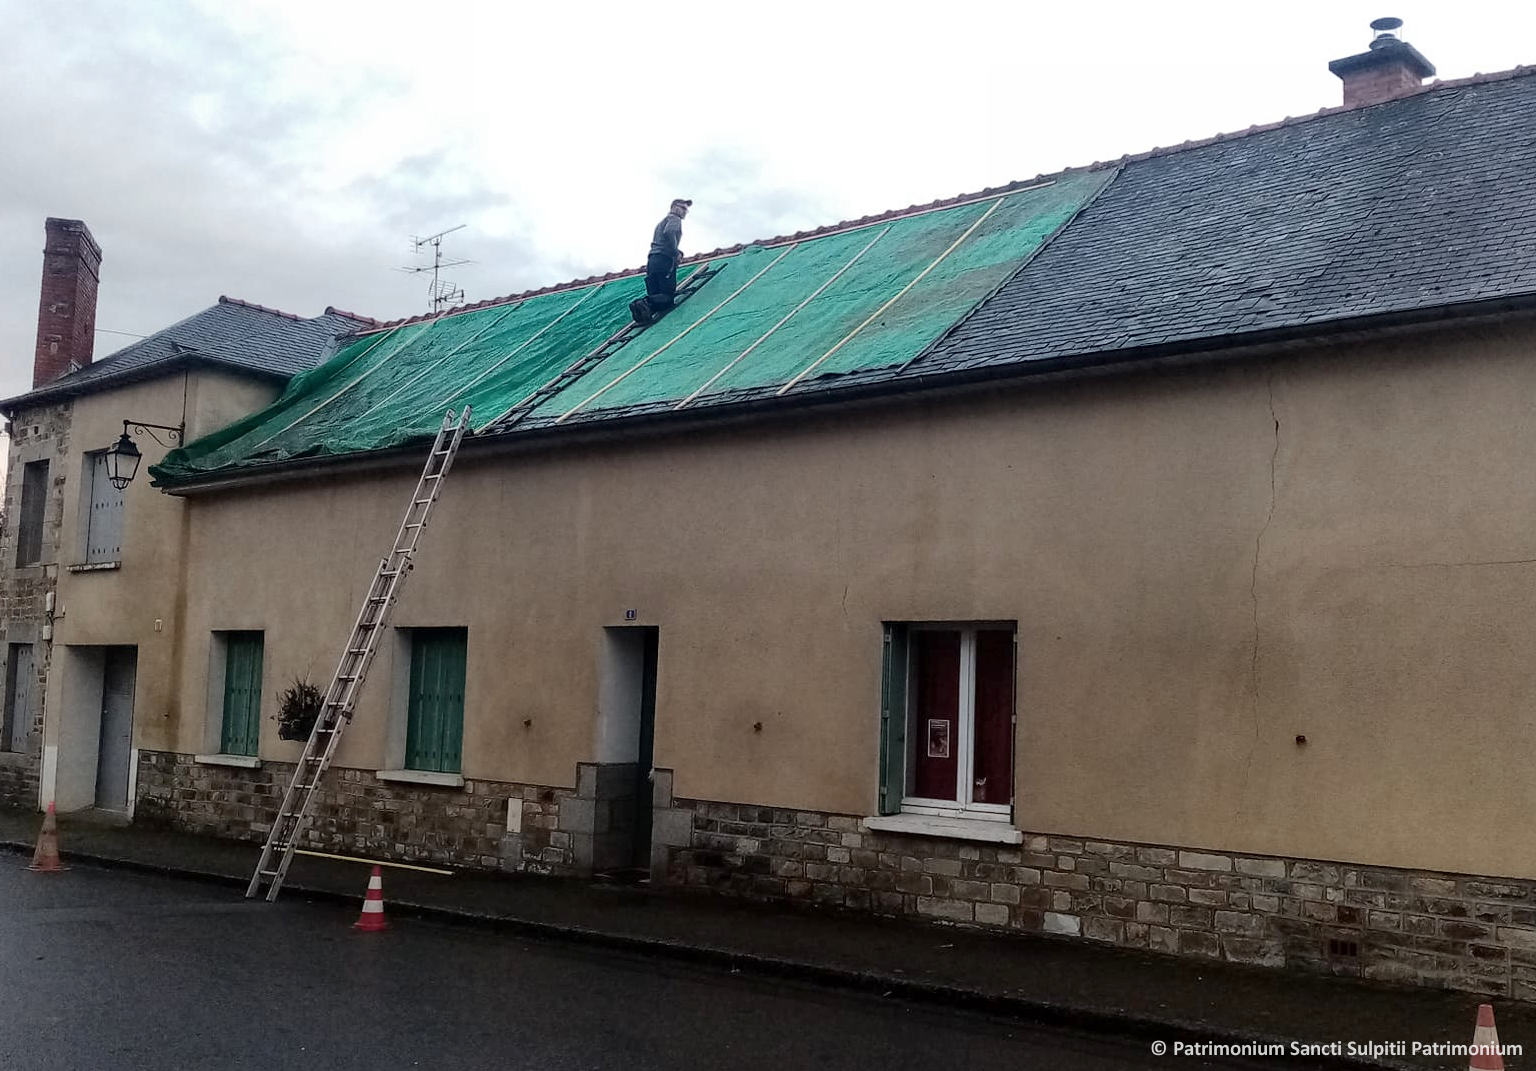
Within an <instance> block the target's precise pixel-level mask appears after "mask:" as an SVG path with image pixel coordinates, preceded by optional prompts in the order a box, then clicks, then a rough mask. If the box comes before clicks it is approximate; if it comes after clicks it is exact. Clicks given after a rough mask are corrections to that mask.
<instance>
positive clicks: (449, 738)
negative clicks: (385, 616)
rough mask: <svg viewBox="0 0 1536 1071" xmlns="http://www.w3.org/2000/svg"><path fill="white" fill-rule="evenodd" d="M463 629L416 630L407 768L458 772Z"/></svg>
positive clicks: (461, 737) (464, 648)
mask: <svg viewBox="0 0 1536 1071" xmlns="http://www.w3.org/2000/svg"><path fill="white" fill-rule="evenodd" d="M467 648H468V633H467V632H466V631H465V630H464V629H415V630H414V631H413V632H412V634H411V684H410V696H409V701H408V704H407V713H406V731H405V765H406V767H407V768H408V769H412V770H429V771H433V772H437V773H458V772H459V770H460V769H461V767H462V752H463V740H464V678H465V663H466V652H467Z"/></svg>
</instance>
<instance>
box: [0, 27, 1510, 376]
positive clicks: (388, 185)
mask: <svg viewBox="0 0 1536 1071" xmlns="http://www.w3.org/2000/svg"><path fill="white" fill-rule="evenodd" d="M434 12H441V13H440V14H435V13H434ZM1381 15H1396V16H1398V17H1400V18H1403V19H1404V20H1405V21H1406V25H1405V27H1404V37H1405V39H1406V40H1408V41H1409V42H1411V43H1412V44H1413V45H1415V46H1416V47H1417V48H1418V49H1419V50H1420V51H1421V52H1423V53H1424V54H1425V55H1426V56H1427V57H1428V58H1429V59H1430V60H1431V61H1432V62H1433V63H1435V64H1436V66H1437V67H1438V68H1439V73H1440V77H1442V78H1459V77H1464V76H1466V75H1471V74H1474V73H1477V72H1488V71H1497V70H1505V69H1508V68H1510V67H1514V66H1517V65H1519V64H1521V63H1536V5H1533V4H1530V3H1529V2H1523V3H1519V4H1516V3H1480V2H1477V0H1462V2H1459V3H1447V2H1445V0H1438V2H1435V3H1429V2H1422V0H1415V2H1412V3H1396V2H1395V0H1394V2H1388V0H1372V2H1371V3H1358V2H1355V0H1328V2H1310V0H1308V2H1295V3H1291V4H1289V5H1285V6H1283V7H1282V6H1279V5H1268V4H1265V5H1260V4H1221V5H1210V6H1209V7H1208V6H1207V5H1205V4H1195V3H1180V2H1178V0H1172V2H1169V3H1162V4H1148V3H1144V2H1139V3H1115V2H1103V0H1100V2H1097V3H1091V4H1087V3H1054V4H1049V5H1047V4H1037V3H1030V2H1027V0H1010V2H996V3H993V2H980V0H976V2H972V0H944V2H942V3H933V2H928V3H922V4H912V3H907V2H905V0H881V2H872V3H863V2H857V3H855V2H845V0H811V2H806V0H773V2H771V3H759V2H751V3H748V2H737V3H730V2H722V0H708V2H693V0H670V2H666V3H656V4H646V3H633V2H627V3H615V2H608V0H586V2H583V3H580V4H576V3H537V4H535V3H529V2H519V0H498V2H495V3H482V2H479V0H460V2H458V3H454V4H442V5H429V4H423V3H420V2H419V0H417V2H412V3H403V2H402V3H397V2H395V0H372V2H370V3H367V4H362V3H354V2H339V0H240V2H238V3H230V2H228V0H140V2H138V3H132V4H128V3H123V2H121V0H49V2H46V3H45V2H38V0H0V27H3V30H0V71H3V72H4V74H3V78H4V83H3V92H0V146H3V148H0V397H9V396H11V395H15V394H18V393H20V392H22V391H25V390H26V389H28V387H30V385H31V378H30V377H31V366H32V352H33V347H34V341H35V334H36V318H37V300H38V299H37V294H38V282H39V276H40V272H41V263H42V258H41V251H42V246H43V220H44V218H45V217H47V216H63V217H69V218H77V219H83V220H85V221H86V223H87V225H88V226H89V227H90V228H91V231H92V233H93V234H94V235H95V236H96V239H97V241H99V242H100V243H101V246H102V248H103V251H104V262H103V265H102V278H101V293H100V303H99V311H98V315H97V327H98V329H101V331H100V333H98V335H97V344H96V355H97V356H98V357H102V356H105V355H107V354H109V353H111V352H112V351H114V350H116V349H119V348H121V347H122V346H123V345H126V344H127V343H129V342H130V341H132V339H131V338H130V337H129V336H128V335H127V334H111V333H107V332H128V333H134V334H148V333H151V332H153V331H156V330H158V329H160V328H162V327H165V326H167V325H169V324H171V323H173V322H175V321H176V320H178V319H181V318H182V317H185V316H188V315H190V314H192V313H194V312H196V311H197V310H199V309H201V308H204V307H206V306H208V305H210V304H212V303H214V302H215V301H216V300H217V299H218V297H219V295H220V294H228V295H231V296H234V297H239V298H243V299H245V300H248V301H254V302H257V303H260V304H264V305H271V306H276V307H278V308H282V309H285V310H288V311H291V312H296V313H300V314H303V315H316V314H318V313H320V312H321V311H322V310H323V309H324V308H325V307H326V306H327V305H336V306H338V307H340V308H344V309H350V310H353V311H356V312H360V313H364V314H367V315H371V316H376V317H379V318H394V317H399V316H405V315H412V314H416V313H420V312H423V311H427V310H428V309H429V307H430V305H429V300H428V296H427V285H426V281H425V278H424V277H422V276H413V275H408V274H405V273H403V272H400V271H398V270H397V269H398V268H400V267H402V266H406V265H411V264H413V263H417V264H419V263H423V262H424V260H422V259H418V258H416V257H415V256H414V255H413V253H412V250H411V244H410V239H411V236H412V235H427V234H430V233H432V232H434V231H439V230H443V229H445V228H448V227H455V226H458V225H460V224H464V225H465V227H464V229H463V230H461V231H458V232H457V233H455V234H453V235H451V236H450V237H449V238H448V240H447V242H446V245H445V250H446V251H447V253H448V254H449V255H451V256H453V257H456V258H466V259H470V260H472V261H473V262H474V263H472V264H468V265H465V266H463V267H460V268H456V269H453V270H452V271H451V272H449V273H448V277H449V278H450V279H452V280H453V281H455V282H457V283H458V284H459V285H460V286H462V287H463V289H464V290H465V292H466V294H467V297H468V300H470V301H477V300H482V299H485V298H489V297H495V296H500V295H504V294H508V293H513V292H516V291H519V290H523V289H528V288H530V287H536V286H543V285H547V284H550V283H556V282H561V281H564V280H568V279H571V278H576V277H581V276H586V275H591V274H595V273H601V272H605V271H612V270H616V269H622V268H627V267H634V266H638V265H639V264H640V263H641V262H642V261H643V259H644V254H645V248H646V245H647V243H648V242H649V237H650V231H651V228H652V226H653V225H654V224H655V222H656V221H657V219H659V218H660V217H661V215H662V214H663V213H664V212H665V210H666V207H667V203H668V202H669V201H670V200H671V198H673V197H676V196H684V197H692V198H694V199H695V202H696V203H695V205H694V208H693V211H692V213H691V214H690V216H689V218H688V221H687V224H686V226H685V233H684V241H683V248H684V251H685V252H688V253H694V252H702V251H705V250H708V249H712V248H715V247H717V246H721V245H730V244H733V243H736V242H742V241H748V240H751V239H754V238H762V237H771V236H773V235H777V234H781V233H785V232H789V231H795V230H801V229H804V228H807V227H812V226H818V225H821V224H825V223H830V222H835V221H837V220H840V219H844V218H848V217H853V216H862V215H868V214H870V213H874V212H879V211H883V210H885V209H888V208H894V207H901V206H905V205H908V204H911V203H914V202H924V201H930V200H934V199H936V198H940V197H948V196H952V195H954V194H956V193H960V192H964V191H971V190H977V189H980V188H982V187H985V186H993V185H999V184H1001V183H1004V182H1008V181H1010V180H1014V179H1021V178H1029V177H1031V176H1033V175H1036V174H1039V173H1046V172H1051V171H1055V170H1058V169H1060V168H1063V167H1070V166H1076V165H1081V164H1088V163H1092V162H1093V161H1095V160H1100V159H1108V158H1111V157H1116V156H1119V155H1122V154H1123V153H1127V152H1137V151H1140V150H1144V149H1148V148H1151V147H1154V146H1158V145H1168V144H1174V143H1178V142H1181V141H1184V140H1186V139H1192V138H1201V137H1207V136H1210V135H1212V134H1216V133H1218V132H1222V131H1231V130H1239V129H1242V128H1245V127H1247V126H1249V125H1252V124H1255V123H1264V122H1271V121H1274V120H1278V119H1281V118H1283V117H1285V116H1287V115H1301V114H1305V113H1308V112H1312V111H1316V110H1317V109H1318V108H1320V107H1325V106H1332V105H1336V104H1338V103H1339V101H1340V91H1339V82H1338V80H1337V79H1336V78H1335V77H1334V76H1333V75H1331V74H1329V73H1328V68H1327V63H1328V61H1329V60H1331V59H1335V58H1338V57H1341V56H1345V55H1350V54H1353V53H1356V52H1360V51H1363V50H1364V49H1365V46H1366V45H1367V43H1368V41H1369V38H1370V30H1369V28H1368V25H1369V23H1370V21H1371V19H1373V18H1376V17H1378V16H1381Z"/></svg>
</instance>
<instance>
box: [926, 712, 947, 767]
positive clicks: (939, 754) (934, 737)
mask: <svg viewBox="0 0 1536 1071" xmlns="http://www.w3.org/2000/svg"><path fill="white" fill-rule="evenodd" d="M949 724H950V723H949V721H948V720H947V719H940V718H930V719H928V757H929V758H930V759H947V758H949Z"/></svg>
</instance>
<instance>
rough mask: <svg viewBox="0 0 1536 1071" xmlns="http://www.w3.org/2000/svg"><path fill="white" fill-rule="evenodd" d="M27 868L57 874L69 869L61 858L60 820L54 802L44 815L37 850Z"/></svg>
mask: <svg viewBox="0 0 1536 1071" xmlns="http://www.w3.org/2000/svg"><path fill="white" fill-rule="evenodd" d="M27 869H28V870H35V871H36V872H37V873H39V874H57V873H58V872H59V871H61V870H68V869H69V867H67V866H65V865H64V864H63V862H62V861H61V860H60V859H59V821H58V819H57V818H55V817H54V813H53V804H52V803H49V804H48V813H47V814H45V815H44V816H43V828H42V831H41V832H40V833H38V835H37V851H35V852H33V853H32V865H31V866H29V867H27Z"/></svg>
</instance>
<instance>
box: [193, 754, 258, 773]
mask: <svg viewBox="0 0 1536 1071" xmlns="http://www.w3.org/2000/svg"><path fill="white" fill-rule="evenodd" d="M192 759H193V761H194V762H200V763H202V764H203V765H204V766H239V767H242V768H244V769H247V770H259V769H261V760H260V759H258V758H257V757H256V756H255V755H193V756H192Z"/></svg>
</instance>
